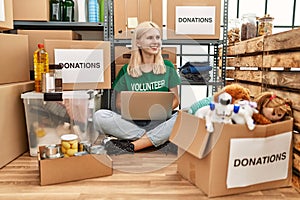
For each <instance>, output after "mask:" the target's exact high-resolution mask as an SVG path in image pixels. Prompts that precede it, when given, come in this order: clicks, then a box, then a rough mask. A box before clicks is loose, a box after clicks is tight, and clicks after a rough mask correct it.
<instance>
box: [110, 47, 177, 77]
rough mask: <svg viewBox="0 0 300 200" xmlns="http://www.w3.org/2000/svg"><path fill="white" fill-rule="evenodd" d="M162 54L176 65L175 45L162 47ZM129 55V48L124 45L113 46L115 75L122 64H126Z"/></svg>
mask: <svg viewBox="0 0 300 200" xmlns="http://www.w3.org/2000/svg"><path fill="white" fill-rule="evenodd" d="M162 56H163V58H164V59H166V60H169V61H171V62H172V63H173V64H174V66H175V67H176V47H163V48H162ZM130 57H131V52H130V48H128V47H125V46H116V47H115V64H116V67H115V74H116V75H117V74H118V72H119V71H120V69H121V68H122V66H123V65H125V64H128V63H129V60H130Z"/></svg>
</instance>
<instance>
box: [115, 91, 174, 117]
mask: <svg viewBox="0 0 300 200" xmlns="http://www.w3.org/2000/svg"><path fill="white" fill-rule="evenodd" d="M120 95H121V116H122V117H123V118H124V119H127V120H166V119H168V118H170V117H171V115H172V103H173V98H174V93H172V92H134V91H122V92H121V94H120Z"/></svg>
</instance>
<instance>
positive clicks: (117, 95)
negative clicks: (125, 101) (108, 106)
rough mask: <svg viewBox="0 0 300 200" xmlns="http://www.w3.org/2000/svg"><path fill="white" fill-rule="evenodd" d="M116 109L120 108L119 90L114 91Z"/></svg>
mask: <svg viewBox="0 0 300 200" xmlns="http://www.w3.org/2000/svg"><path fill="white" fill-rule="evenodd" d="M116 109H117V110H118V111H120V110H121V95H120V92H116Z"/></svg>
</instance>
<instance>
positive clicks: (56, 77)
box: [49, 64, 63, 92]
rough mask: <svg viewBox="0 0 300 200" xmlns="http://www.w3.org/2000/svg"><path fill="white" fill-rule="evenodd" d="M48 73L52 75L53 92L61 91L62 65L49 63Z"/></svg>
mask: <svg viewBox="0 0 300 200" xmlns="http://www.w3.org/2000/svg"><path fill="white" fill-rule="evenodd" d="M49 70H50V74H51V75H52V77H53V85H54V89H53V90H54V91H55V92H62V84H63V80H62V65H55V64H51V65H49Z"/></svg>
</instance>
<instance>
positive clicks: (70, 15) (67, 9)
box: [63, 0, 75, 22]
mask: <svg viewBox="0 0 300 200" xmlns="http://www.w3.org/2000/svg"><path fill="white" fill-rule="evenodd" d="M74 6H75V3H74V1H73V0H65V1H64V2H63V21H66V22H74V21H75V20H74Z"/></svg>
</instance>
